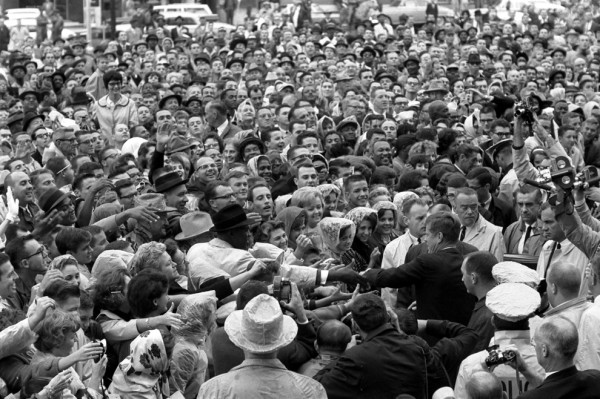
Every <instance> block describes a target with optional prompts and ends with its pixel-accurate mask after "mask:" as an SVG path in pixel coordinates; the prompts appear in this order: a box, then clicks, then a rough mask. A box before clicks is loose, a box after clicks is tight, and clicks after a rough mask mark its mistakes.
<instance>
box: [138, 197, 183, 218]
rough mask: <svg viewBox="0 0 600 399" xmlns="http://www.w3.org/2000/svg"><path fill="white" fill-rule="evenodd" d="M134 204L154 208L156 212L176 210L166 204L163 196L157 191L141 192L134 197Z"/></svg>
mask: <svg viewBox="0 0 600 399" xmlns="http://www.w3.org/2000/svg"><path fill="white" fill-rule="evenodd" d="M135 206H136V207H137V206H144V207H147V208H154V209H156V212H159V213H166V212H172V211H176V210H177V209H175V208H172V207H170V206H167V201H165V196H164V195H163V194H159V193H148V194H142V195H140V196H138V197H136V199H135Z"/></svg>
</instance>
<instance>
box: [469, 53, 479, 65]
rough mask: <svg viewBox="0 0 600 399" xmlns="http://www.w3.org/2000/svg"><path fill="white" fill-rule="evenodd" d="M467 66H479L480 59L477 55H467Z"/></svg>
mask: <svg viewBox="0 0 600 399" xmlns="http://www.w3.org/2000/svg"><path fill="white" fill-rule="evenodd" d="M467 64H481V57H480V56H479V54H469V58H468V59H467Z"/></svg>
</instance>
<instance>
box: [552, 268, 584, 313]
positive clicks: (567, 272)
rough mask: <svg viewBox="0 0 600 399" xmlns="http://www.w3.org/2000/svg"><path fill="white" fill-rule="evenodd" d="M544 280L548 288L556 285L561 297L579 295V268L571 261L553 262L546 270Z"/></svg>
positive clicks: (569, 297) (568, 297)
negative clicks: (546, 273)
mask: <svg viewBox="0 0 600 399" xmlns="http://www.w3.org/2000/svg"><path fill="white" fill-rule="evenodd" d="M546 280H547V282H548V287H549V288H552V287H551V286H556V288H557V289H558V291H559V292H560V294H562V296H563V297H565V298H567V299H573V298H576V297H577V296H578V295H579V289H580V287H581V269H580V268H579V267H577V266H575V265H574V264H573V263H562V262H561V263H554V264H553V265H552V267H550V270H548V275H547V276H546ZM552 306H556V305H554V304H553V305H552Z"/></svg>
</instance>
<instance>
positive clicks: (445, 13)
mask: <svg viewBox="0 0 600 399" xmlns="http://www.w3.org/2000/svg"><path fill="white" fill-rule="evenodd" d="M382 2H383V3H386V4H383V6H382V7H381V12H382V13H383V14H386V15H387V16H388V17H390V18H391V20H392V25H398V22H399V20H400V15H403V14H406V15H407V16H409V17H412V20H413V23H414V25H415V26H417V27H418V26H421V25H423V24H424V23H425V20H426V15H425V9H426V8H427V5H426V4H425V2H423V1H419V2H417V1H406V2H404V4H402V5H398V6H396V5H393V4H392V3H391V1H390V0H383V1H382ZM388 2H389V3H388ZM454 16H455V15H454V10H452V9H451V8H448V7H445V6H440V5H438V18H442V17H443V18H446V19H452V18H454Z"/></svg>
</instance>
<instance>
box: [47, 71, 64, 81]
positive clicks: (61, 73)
mask: <svg viewBox="0 0 600 399" xmlns="http://www.w3.org/2000/svg"><path fill="white" fill-rule="evenodd" d="M55 76H60V77H61V78H62V80H63V81H64V80H67V77H66V76H65V74H64V73H63V72H62V71H56V72H54V73H53V74H52V75H50V77H51V78H52V80H54V77H55Z"/></svg>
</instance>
